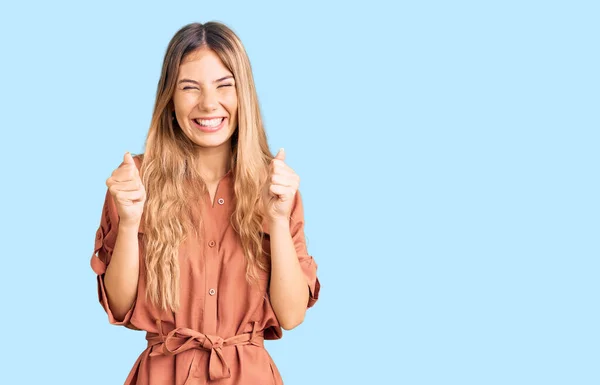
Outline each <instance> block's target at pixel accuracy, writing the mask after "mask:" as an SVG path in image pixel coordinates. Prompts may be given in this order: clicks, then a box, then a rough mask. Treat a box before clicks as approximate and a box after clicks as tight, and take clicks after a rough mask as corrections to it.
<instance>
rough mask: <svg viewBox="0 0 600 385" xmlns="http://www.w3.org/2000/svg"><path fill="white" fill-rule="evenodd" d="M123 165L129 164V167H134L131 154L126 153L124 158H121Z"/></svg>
mask: <svg viewBox="0 0 600 385" xmlns="http://www.w3.org/2000/svg"><path fill="white" fill-rule="evenodd" d="M123 164H131V165H135V162H134V161H133V157H132V156H131V154H130V153H129V151H128V152H126V153H125V156H124V157H123Z"/></svg>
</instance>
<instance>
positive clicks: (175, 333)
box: [91, 157, 320, 385]
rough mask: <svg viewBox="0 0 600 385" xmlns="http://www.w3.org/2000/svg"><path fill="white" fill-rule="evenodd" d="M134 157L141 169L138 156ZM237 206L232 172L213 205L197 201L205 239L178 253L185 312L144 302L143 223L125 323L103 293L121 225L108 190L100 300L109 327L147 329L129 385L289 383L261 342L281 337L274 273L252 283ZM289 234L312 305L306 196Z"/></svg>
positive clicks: (97, 256)
mask: <svg viewBox="0 0 600 385" xmlns="http://www.w3.org/2000/svg"><path fill="white" fill-rule="evenodd" d="M134 160H135V162H136V165H137V166H138V168H139V167H140V160H139V158H138V157H135V158H134ZM234 207H235V196H234V193H233V177H232V174H231V172H229V173H228V174H227V175H225V176H224V177H223V178H222V179H221V181H220V182H219V185H218V187H217V192H216V194H215V198H214V204H213V203H212V202H210V198H209V196H208V194H206V196H205V199H204V200H203V201H202V202H199V206H198V208H200V209H201V210H202V211H201V212H202V221H203V222H204V224H205V225H204V231H203V234H201V236H200V237H194V236H193V235H192V236H189V237H188V239H187V240H186V241H185V242H184V243H183V244H182V245H181V246H180V248H179V264H180V290H181V297H180V298H181V310H180V311H178V312H177V313H173V312H164V311H159V310H157V309H156V307H155V306H153V305H152V304H150V303H149V301H146V298H145V287H146V281H145V273H144V263H143V258H144V250H143V242H142V240H143V236H144V229H143V226H140V229H139V232H138V240H139V248H140V256H139V258H140V274H139V281H138V295H137V298H136V300H135V302H134V304H133V306H132V308H131V309H130V310H129V312H128V313H127V314H126V316H125V318H124V319H123V320H122V321H118V320H117V319H115V318H114V316H113V314H112V312H111V309H110V307H109V304H108V300H107V295H106V291H105V288H104V273H105V271H106V267H107V266H108V264H110V258H111V255H112V251H113V248H114V246H115V241H116V237H117V230H118V223H119V217H118V213H117V210H116V206H115V203H114V201H113V199H112V196H111V195H110V193H109V192H108V191H107V193H106V196H105V201H104V207H103V210H102V215H101V220H100V226H99V228H98V231H97V233H96V240H95V247H94V254H93V255H92V258H91V266H92V269H93V271H94V272H95V273H96V275H97V282H98V298H99V301H100V304H101V305H102V307H103V308H104V310H105V311H106V313H107V315H108V321H109V322H110V323H111V324H114V325H122V326H125V327H128V328H131V329H134V330H145V331H146V332H147V334H146V339H147V340H148V347H147V348H146V350H144V351H143V352H142V353H141V355H140V356H139V358H138V359H137V361H136V362H135V364H134V366H133V368H132V369H131V372H130V373H129V376H128V377H127V379H126V381H125V384H126V385H131V384H139V385H165V384H174V385H192V384H193V385H200V384H218V385H242V384H282V383H283V382H282V379H281V375H280V373H279V371H278V369H277V367H276V365H275V363H274V362H273V360H272V358H271V356H270V355H269V354H268V352H267V351H266V349H265V348H264V345H263V340H264V339H268V340H274V339H279V338H281V337H282V330H281V327H280V325H279V323H278V321H277V318H276V316H275V313H274V312H273V309H272V307H271V304H270V301H269V295H268V287H269V275H268V274H267V273H265V272H262V271H261V272H260V274H261V275H260V280H259V281H260V282H259V284H258V285H252V284H249V283H247V281H246V277H245V274H246V266H245V259H244V254H243V249H242V247H241V242H240V240H239V236H238V235H237V233H236V232H235V231H234V230H233V228H232V226H231V223H230V217H231V214H232V213H233V209H234ZM263 227H264V228H263V231H264V232H265V234H266V235H265V243H264V246H265V248H266V250H269V247H270V245H269V237H268V228H267V226H266V225H265V226H263ZM290 231H291V233H292V238H293V241H294V245H295V247H296V253H297V255H298V258H299V261H300V265H301V267H302V270H303V272H304V275H305V277H306V281H307V285H308V287H309V289H310V297H309V301H308V303H307V307H312V306H313V305H314V304H315V302H316V301H317V299H318V296H319V289H320V283H319V280H318V278H317V265H316V263H315V261H314V259H313V257H312V256H310V255H309V254H308V251H307V248H306V241H305V236H304V212H303V207H302V200H301V197H300V193H297V194H296V198H295V203H294V208H293V210H292V215H291V219H290Z"/></svg>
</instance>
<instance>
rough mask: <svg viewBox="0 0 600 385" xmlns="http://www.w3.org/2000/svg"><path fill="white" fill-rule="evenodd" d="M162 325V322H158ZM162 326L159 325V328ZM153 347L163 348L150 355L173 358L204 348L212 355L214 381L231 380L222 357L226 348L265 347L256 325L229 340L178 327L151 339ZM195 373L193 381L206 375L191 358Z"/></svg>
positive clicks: (210, 365)
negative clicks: (250, 330) (241, 346)
mask: <svg viewBox="0 0 600 385" xmlns="http://www.w3.org/2000/svg"><path fill="white" fill-rule="evenodd" d="M157 323H160V321H157ZM158 330H161V328H160V325H159V329H158ZM148 341H149V342H150V344H151V345H160V347H159V348H158V349H157V350H154V351H153V352H152V353H150V356H151V357H152V356H157V355H166V356H174V355H176V354H179V353H183V352H185V351H188V350H190V349H202V350H205V351H208V352H210V356H209V359H208V374H209V377H210V379H211V380H212V381H214V380H220V379H223V378H229V377H231V369H230V368H229V365H228V364H227V361H226V360H225V357H224V356H223V347H226V346H232V345H246V344H252V345H255V346H262V342H263V337H262V335H259V334H258V333H257V332H256V323H254V327H253V330H252V332H251V333H245V334H239V335H236V336H233V337H230V338H227V339H223V338H221V337H219V336H213V335H208V334H204V333H200V332H197V331H195V330H192V329H188V328H177V329H174V330H172V331H171V332H169V334H167V335H166V336H163V335H162V332H161V335H157V336H151V337H149V338H148ZM191 365H192V370H191V371H190V375H191V376H193V378H201V377H202V375H203V372H202V370H201V368H200V367H199V366H200V365H198V363H197V362H196V356H195V355H194V358H193V359H192V363H191ZM190 380H191V378H188V379H187V380H186V382H185V384H186V385H187V384H189V382H190Z"/></svg>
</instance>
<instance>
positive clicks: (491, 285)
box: [0, 1, 600, 385]
mask: <svg viewBox="0 0 600 385" xmlns="http://www.w3.org/2000/svg"><path fill="white" fill-rule="evenodd" d="M597 4H598V2H594V1H588V2H584V1H486V2H484V1H454V2H450V1H419V2H416V1H414V2H413V1H411V2H408V1H407V2H393V1H389V2H387V3H386V2H382V1H360V2H358V1H357V2H342V1H339V2H337V3H335V2H326V1H302V2H294V3H285V4H284V3H283V2H272V3H265V2H259V1H239V2H233V1H211V2H208V1H190V2H175V1H173V2H167V1H165V2H162V3H160V4H159V3H154V2H152V3H151V2H138V3H135V4H134V3H130V2H116V1H105V2H93V3H88V2H75V1H73V2H71V3H66V2H61V1H58V2H56V1H55V2H41V1H39V2H16V1H15V2H3V3H2V5H1V6H0V42H1V44H0V47H1V48H2V53H1V57H2V60H1V61H0V68H1V72H0V88H1V103H0V110H1V112H2V123H0V124H1V128H2V131H1V132H2V134H1V136H0V146H1V151H0V157H1V159H0V161H1V165H2V166H1V167H2V177H1V181H2V182H1V184H2V189H1V194H2V196H1V198H2V213H1V217H2V224H1V226H2V228H1V231H0V242H1V243H0V244H1V246H2V247H1V249H0V250H1V251H0V253H1V259H0V260H1V261H2V262H1V263H2V267H1V268H0V296H1V304H2V317H1V321H0V322H2V325H1V326H2V331H3V338H2V340H3V341H2V345H3V352H4V353H3V354H2V357H3V358H2V360H1V361H0V362H1V363H0V366H1V368H0V383H2V384H39V383H57V384H89V385H92V384H120V383H123V381H124V379H125V377H126V376H127V373H128V372H129V370H130V369H131V367H132V365H133V363H134V362H135V360H136V358H137V357H138V355H139V354H140V353H141V352H142V350H143V349H144V347H145V342H146V341H145V339H144V333H143V332H136V331H132V330H128V329H125V328H122V327H115V326H110V325H109V324H108V320H107V317H106V314H105V313H104V312H103V310H102V308H101V307H100V305H99V304H98V299H97V290H96V277H95V275H94V273H93V271H92V270H91V268H90V265H89V261H90V257H91V253H92V251H93V242H94V236H95V231H96V229H97V227H98V224H99V220H100V211H101V208H102V203H103V198H104V194H105V192H106V186H105V184H104V182H105V180H106V178H107V177H108V176H109V175H110V173H111V172H112V170H113V169H114V168H115V167H117V166H118V165H119V164H120V162H121V159H122V156H123V153H124V152H125V151H131V152H134V153H139V152H141V151H142V150H143V144H144V140H145V136H146V133H147V130H148V125H149V122H150V116H151V113H152V107H153V103H154V97H155V93H156V83H157V81H158V77H159V74H160V68H161V64H162V59H163V55H164V53H165V49H166V46H167V44H168V42H169V40H170V39H171V37H172V36H173V34H174V33H175V32H176V31H177V30H178V29H179V28H180V27H182V26H183V25H185V24H187V23H190V22H194V21H199V22H206V21H210V20H218V21H222V22H224V23H226V24H228V25H229V26H231V27H232V28H233V29H234V30H235V31H236V32H237V33H238V34H239V36H240V37H241V39H242V41H243V42H244V44H245V46H246V48H247V51H248V54H249V56H250V60H251V63H252V66H253V69H254V74H255V78H256V84H257V87H258V93H259V98H260V103H261V107H262V112H263V115H264V118H265V123H266V129H267V133H268V137H269V143H270V146H271V149H272V150H273V151H277V149H278V148H280V147H285V149H286V152H287V161H288V163H289V164H290V166H292V167H293V168H294V169H295V170H296V172H297V173H298V174H299V175H300V177H301V179H302V182H301V187H300V189H301V191H302V193H303V197H304V200H305V208H306V211H305V216H306V233H307V236H308V248H309V251H310V253H311V254H312V255H313V256H314V258H315V259H316V261H317V262H318V264H319V271H318V272H319V277H320V279H321V282H322V291H321V298H320V300H319V302H318V303H317V304H316V306H315V307H314V308H312V309H310V310H309V311H308V313H307V316H306V320H305V322H304V324H302V325H301V326H299V327H298V328H297V329H294V330H292V331H289V332H285V333H284V338H283V340H280V341H274V342H268V343H267V347H268V349H269V351H270V352H271V353H272V355H273V358H274V360H275V362H276V363H277V365H278V366H279V368H280V370H281V373H282V375H283V378H284V381H285V383H286V385H300V384H315V385H317V384H410V385H421V384H436V385H437V384H442V385H445V384H460V385H466V384H473V385H481V384H502V385H504V384H511V385H515V384H526V385H530V384H543V385H549V384H569V385H571V384H576V385H582V384H599V383H600V371H599V369H598V362H599V360H600V351H599V349H600V348H599V346H600V338H599V337H600V336H599V331H598V330H599V328H598V324H599V322H600V320H599V311H598V308H599V307H598V294H599V293H600V291H599V290H598V289H599V282H598V276H599V267H600V264H599V262H598V258H599V257H600V252H599V251H600V250H599V249H600V248H599V245H598V235H599V233H600V226H599V222H598V218H600V215H599V214H600V210H599V204H598V200H599V197H600V195H599V192H600V191H599V182H598V180H599V176H598V165H599V162H598V161H599V154H598V152H599V151H598V148H599V144H600V143H599V139H600V135H599V131H598V130H599V129H600V118H599V113H598V112H599V109H598V108H599V106H600V104H599V102H600V98H599V90H600V82H599V75H598V74H599V71H598V69H599V68H600V60H599V56H598V55H599V49H598V39H599V37H600V28H599V23H598V20H599V18H600V12H599V11H600V10H599V8H598V5H597Z"/></svg>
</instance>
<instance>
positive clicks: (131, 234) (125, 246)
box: [104, 225, 140, 321]
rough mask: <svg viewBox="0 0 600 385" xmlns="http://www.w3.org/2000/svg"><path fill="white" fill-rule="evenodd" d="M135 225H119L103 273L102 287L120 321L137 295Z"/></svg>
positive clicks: (137, 269) (137, 261) (137, 246)
mask: <svg viewBox="0 0 600 385" xmlns="http://www.w3.org/2000/svg"><path fill="white" fill-rule="evenodd" d="M139 271H140V267H139V245H138V229H137V226H124V225H119V231H118V234H117V240H116V243H115V247H114V249H113V254H112V257H111V260H110V263H109V265H108V267H107V269H106V273H105V275H104V287H105V288H106V294H107V297H108V303H109V306H110V309H111V311H112V313H113V316H114V317H115V318H116V319H117V320H119V321H122V320H123V319H124V318H125V315H126V314H127V312H128V311H129V309H131V307H132V306H133V303H134V301H135V298H136V296H137V286H138V276H139Z"/></svg>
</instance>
